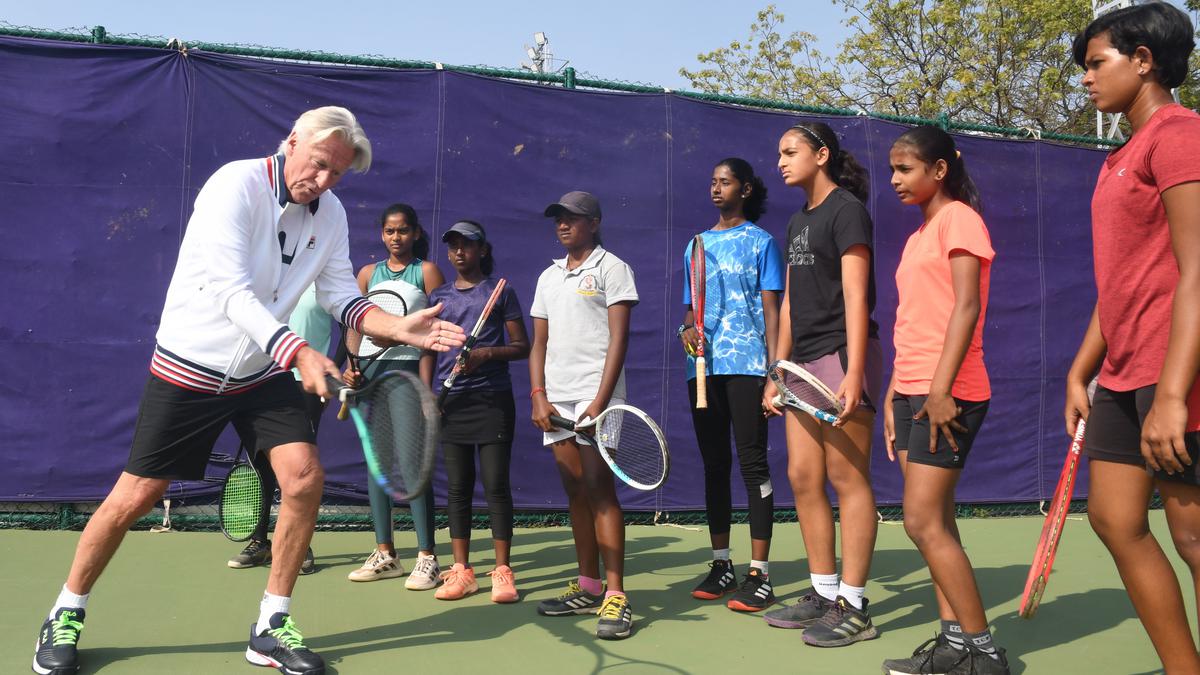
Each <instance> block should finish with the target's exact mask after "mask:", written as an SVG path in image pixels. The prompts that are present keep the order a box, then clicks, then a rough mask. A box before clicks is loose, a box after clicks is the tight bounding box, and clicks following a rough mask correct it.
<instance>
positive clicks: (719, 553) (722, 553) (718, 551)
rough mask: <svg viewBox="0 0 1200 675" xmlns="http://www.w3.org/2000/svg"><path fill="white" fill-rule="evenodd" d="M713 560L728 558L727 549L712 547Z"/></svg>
mask: <svg viewBox="0 0 1200 675" xmlns="http://www.w3.org/2000/svg"><path fill="white" fill-rule="evenodd" d="M713 560H729V549H727V548H714V549H713Z"/></svg>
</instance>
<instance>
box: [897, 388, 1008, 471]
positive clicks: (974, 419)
mask: <svg viewBox="0 0 1200 675" xmlns="http://www.w3.org/2000/svg"><path fill="white" fill-rule="evenodd" d="M927 398H929V397H928V396H906V395H904V394H896V395H894V396H893V397H892V416H893V418H894V419H895V421H896V450H897V451H901V450H907V451H908V461H910V462H916V463H917V464H928V465H929V466H940V467H943V468H946V469H961V468H963V467H964V466H966V464H967V455H969V454H970V453H971V446H973V445H974V444H975V436H976V435H978V434H979V427H981V426H983V418H984V417H987V411H988V403H989V401H964V400H962V399H959V398H956V399H954V402H955V403H956V404H957V405H958V406H959V407H960V408H962V414H961V415H959V416H958V423H959V424H961V425H963V426H964V427H966V428H967V430H966V431H965V432H962V431H955V430H953V429H951V431H950V432H951V434H952V435H953V436H954V442H955V443H957V444H958V452H954V450H953V449H951V447H950V444H949V443H948V442H946V437H945V436H941V435H939V436H938V444H937V452H929V431H930V429H929V418H927V417H922V418H921V419H919V420H914V419H913V415H915V414H917V412H918V411H920V410H921V406H923V405H925V399H927Z"/></svg>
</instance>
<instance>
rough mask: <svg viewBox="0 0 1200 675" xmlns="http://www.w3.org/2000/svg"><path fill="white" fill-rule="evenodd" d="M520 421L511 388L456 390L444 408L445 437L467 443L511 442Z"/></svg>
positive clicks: (445, 438) (449, 440) (443, 432)
mask: <svg viewBox="0 0 1200 675" xmlns="http://www.w3.org/2000/svg"><path fill="white" fill-rule="evenodd" d="M516 421H517V407H516V403H515V402H514V401H513V394H512V390H511V389H504V390H502V391H474V390H467V391H461V392H452V393H451V394H450V395H449V396H447V397H446V405H445V406H444V407H443V408H442V440H443V441H446V442H448V443H462V444H467V445H481V444H484V443H511V442H512V437H513V428H514V427H515V426H516Z"/></svg>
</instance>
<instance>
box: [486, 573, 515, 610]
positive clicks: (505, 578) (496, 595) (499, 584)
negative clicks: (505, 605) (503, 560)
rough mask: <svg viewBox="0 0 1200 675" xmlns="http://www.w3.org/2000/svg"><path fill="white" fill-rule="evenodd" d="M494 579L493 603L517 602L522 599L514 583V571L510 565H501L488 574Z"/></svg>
mask: <svg viewBox="0 0 1200 675" xmlns="http://www.w3.org/2000/svg"><path fill="white" fill-rule="evenodd" d="M488 576H490V577H491V578H492V602H516V601H517V600H520V599H521V596H520V595H518V594H517V586H516V584H515V583H513V571H512V568H511V567H509V566H508V565H500V566H499V567H497V568H496V569H494V570H492V571H491V572H488Z"/></svg>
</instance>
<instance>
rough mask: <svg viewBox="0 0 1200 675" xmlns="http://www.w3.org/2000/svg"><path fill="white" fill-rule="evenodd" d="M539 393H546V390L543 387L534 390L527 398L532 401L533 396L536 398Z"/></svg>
mask: <svg viewBox="0 0 1200 675" xmlns="http://www.w3.org/2000/svg"><path fill="white" fill-rule="evenodd" d="M539 393H541V394H544V393H546V388H545V387H536V388H534V389H533V390H532V391H530V392H529V398H530V399H532V398H533V397H534V396H537V395H538V394H539Z"/></svg>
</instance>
